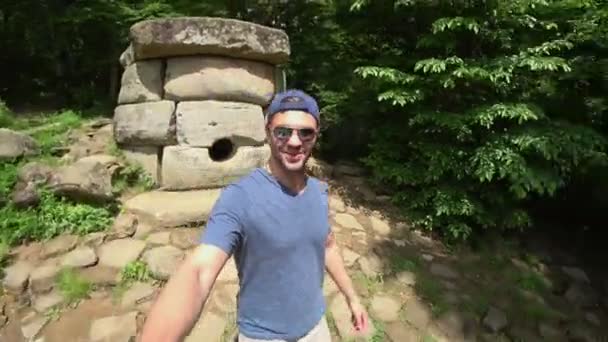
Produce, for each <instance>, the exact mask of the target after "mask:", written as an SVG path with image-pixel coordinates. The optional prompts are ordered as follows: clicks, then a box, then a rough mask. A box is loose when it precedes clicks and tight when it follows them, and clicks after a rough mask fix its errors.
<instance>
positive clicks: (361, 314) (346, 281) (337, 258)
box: [325, 232, 369, 334]
mask: <svg viewBox="0 0 608 342" xmlns="http://www.w3.org/2000/svg"><path fill="white" fill-rule="evenodd" d="M325 269H326V270H327V273H329V275H330V277H331V278H332V279H333V281H334V283H336V285H337V286H338V288H339V289H340V292H342V294H343V295H344V297H345V298H346V301H347V302H348V306H349V307H350V310H351V312H352V315H353V317H352V318H353V324H354V326H355V329H356V330H357V331H358V332H361V333H364V334H365V333H366V332H367V330H368V326H369V317H368V315H367V311H366V310H365V308H364V307H363V304H362V303H361V300H360V299H359V296H357V293H356V291H355V288H354V286H353V283H352V281H351V279H350V277H349V275H348V273H347V272H346V268H345V267H344V262H343V260H342V256H341V255H340V250H339V248H338V244H337V243H336V240H335V238H334V234H333V232H330V233H329V235H328V237H327V242H326V243H325Z"/></svg>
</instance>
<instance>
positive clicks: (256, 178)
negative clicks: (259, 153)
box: [222, 168, 263, 196]
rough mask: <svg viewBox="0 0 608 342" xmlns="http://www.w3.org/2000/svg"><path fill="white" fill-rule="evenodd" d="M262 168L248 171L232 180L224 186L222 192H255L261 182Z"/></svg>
mask: <svg viewBox="0 0 608 342" xmlns="http://www.w3.org/2000/svg"><path fill="white" fill-rule="evenodd" d="M262 177H263V174H262V170H260V169H259V168H256V169H253V170H251V171H249V173H247V174H245V175H243V176H241V177H239V178H238V179H235V180H233V181H232V182H230V183H229V184H228V185H226V186H225V187H224V189H223V190H222V193H223V194H224V193H226V194H233V195H237V196H238V195H240V196H248V195H249V194H251V193H252V192H256V191H257V190H258V189H259V188H260V185H261V184H262Z"/></svg>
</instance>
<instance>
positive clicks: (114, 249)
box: [99, 239, 146, 269]
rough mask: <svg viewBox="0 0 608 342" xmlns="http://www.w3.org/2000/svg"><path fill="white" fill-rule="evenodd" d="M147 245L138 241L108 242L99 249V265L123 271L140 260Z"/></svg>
mask: <svg viewBox="0 0 608 342" xmlns="http://www.w3.org/2000/svg"><path fill="white" fill-rule="evenodd" d="M145 247H146V243H145V242H144V241H141V240H136V239H122V240H113V241H110V242H107V243H105V244H103V245H101V247H100V248H99V264H100V265H102V266H109V267H115V268H119V269H122V268H123V267H125V266H126V265H127V264H128V263H130V262H133V261H135V260H137V259H138V258H139V256H140V255H141V253H142V252H143V250H144V248H145Z"/></svg>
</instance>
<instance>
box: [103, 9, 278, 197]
mask: <svg viewBox="0 0 608 342" xmlns="http://www.w3.org/2000/svg"><path fill="white" fill-rule="evenodd" d="M129 37H130V41H131V44H130V46H129V47H128V48H127V50H126V51H125V52H124V53H123V54H122V55H121V57H120V62H121V64H122V65H123V67H124V72H123V75H122V80H121V88H120V92H119V95H118V105H117V107H116V109H115V112H114V138H115V140H116V143H117V145H118V146H119V147H120V148H121V149H122V150H123V151H124V154H125V156H126V157H127V159H130V160H131V161H135V162H138V163H140V164H141V165H143V167H144V169H145V170H146V171H147V172H149V173H150V175H152V177H153V178H154V179H155V180H156V182H157V183H158V184H159V185H160V186H161V188H163V189H164V190H191V189H205V188H217V187H222V186H224V185H227V184H228V183H230V182H231V181H233V180H235V179H237V178H239V177H241V176H243V175H245V174H246V173H248V172H250V171H251V170H252V169H253V168H255V167H259V166H262V165H263V164H264V163H265V162H266V161H267V159H268V156H269V153H270V151H269V148H268V145H267V142H266V140H265V132H264V116H263V107H265V106H267V105H268V103H269V102H270V99H271V97H272V95H273V94H274V93H275V92H276V90H277V89H276V87H277V82H276V80H277V79H278V78H279V77H278V76H279V75H278V74H277V70H278V69H277V66H278V65H280V64H283V63H285V62H286V61H287V60H288V58H289V53H290V50H289V40H288V37H287V35H286V34H285V33H284V32H283V31H281V30H277V29H273V28H269V27H265V26H261V25H257V24H253V23H248V22H243V21H239V20H233V19H223V18H206V17H183V18H167V19H154V20H147V21H143V22H140V23H137V24H135V25H133V26H132V27H131V29H130V32H129Z"/></svg>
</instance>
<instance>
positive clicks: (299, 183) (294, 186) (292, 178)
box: [268, 157, 306, 194]
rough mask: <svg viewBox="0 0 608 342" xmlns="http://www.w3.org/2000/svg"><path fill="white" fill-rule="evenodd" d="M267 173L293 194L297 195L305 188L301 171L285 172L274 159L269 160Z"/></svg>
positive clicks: (304, 176) (304, 179) (304, 177)
mask: <svg viewBox="0 0 608 342" xmlns="http://www.w3.org/2000/svg"><path fill="white" fill-rule="evenodd" d="M268 171H269V172H270V173H271V174H272V176H273V177H274V178H276V179H277V181H278V182H279V183H281V184H282V185H283V186H284V187H286V188H288V189H289V190H291V191H292V192H293V193H296V194H299V193H300V192H302V190H304V187H305V186H306V173H305V172H304V170H302V171H289V170H285V169H284V168H283V167H281V165H280V164H279V162H277V161H276V160H275V159H274V158H272V157H271V158H270V161H269V162H268Z"/></svg>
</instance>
